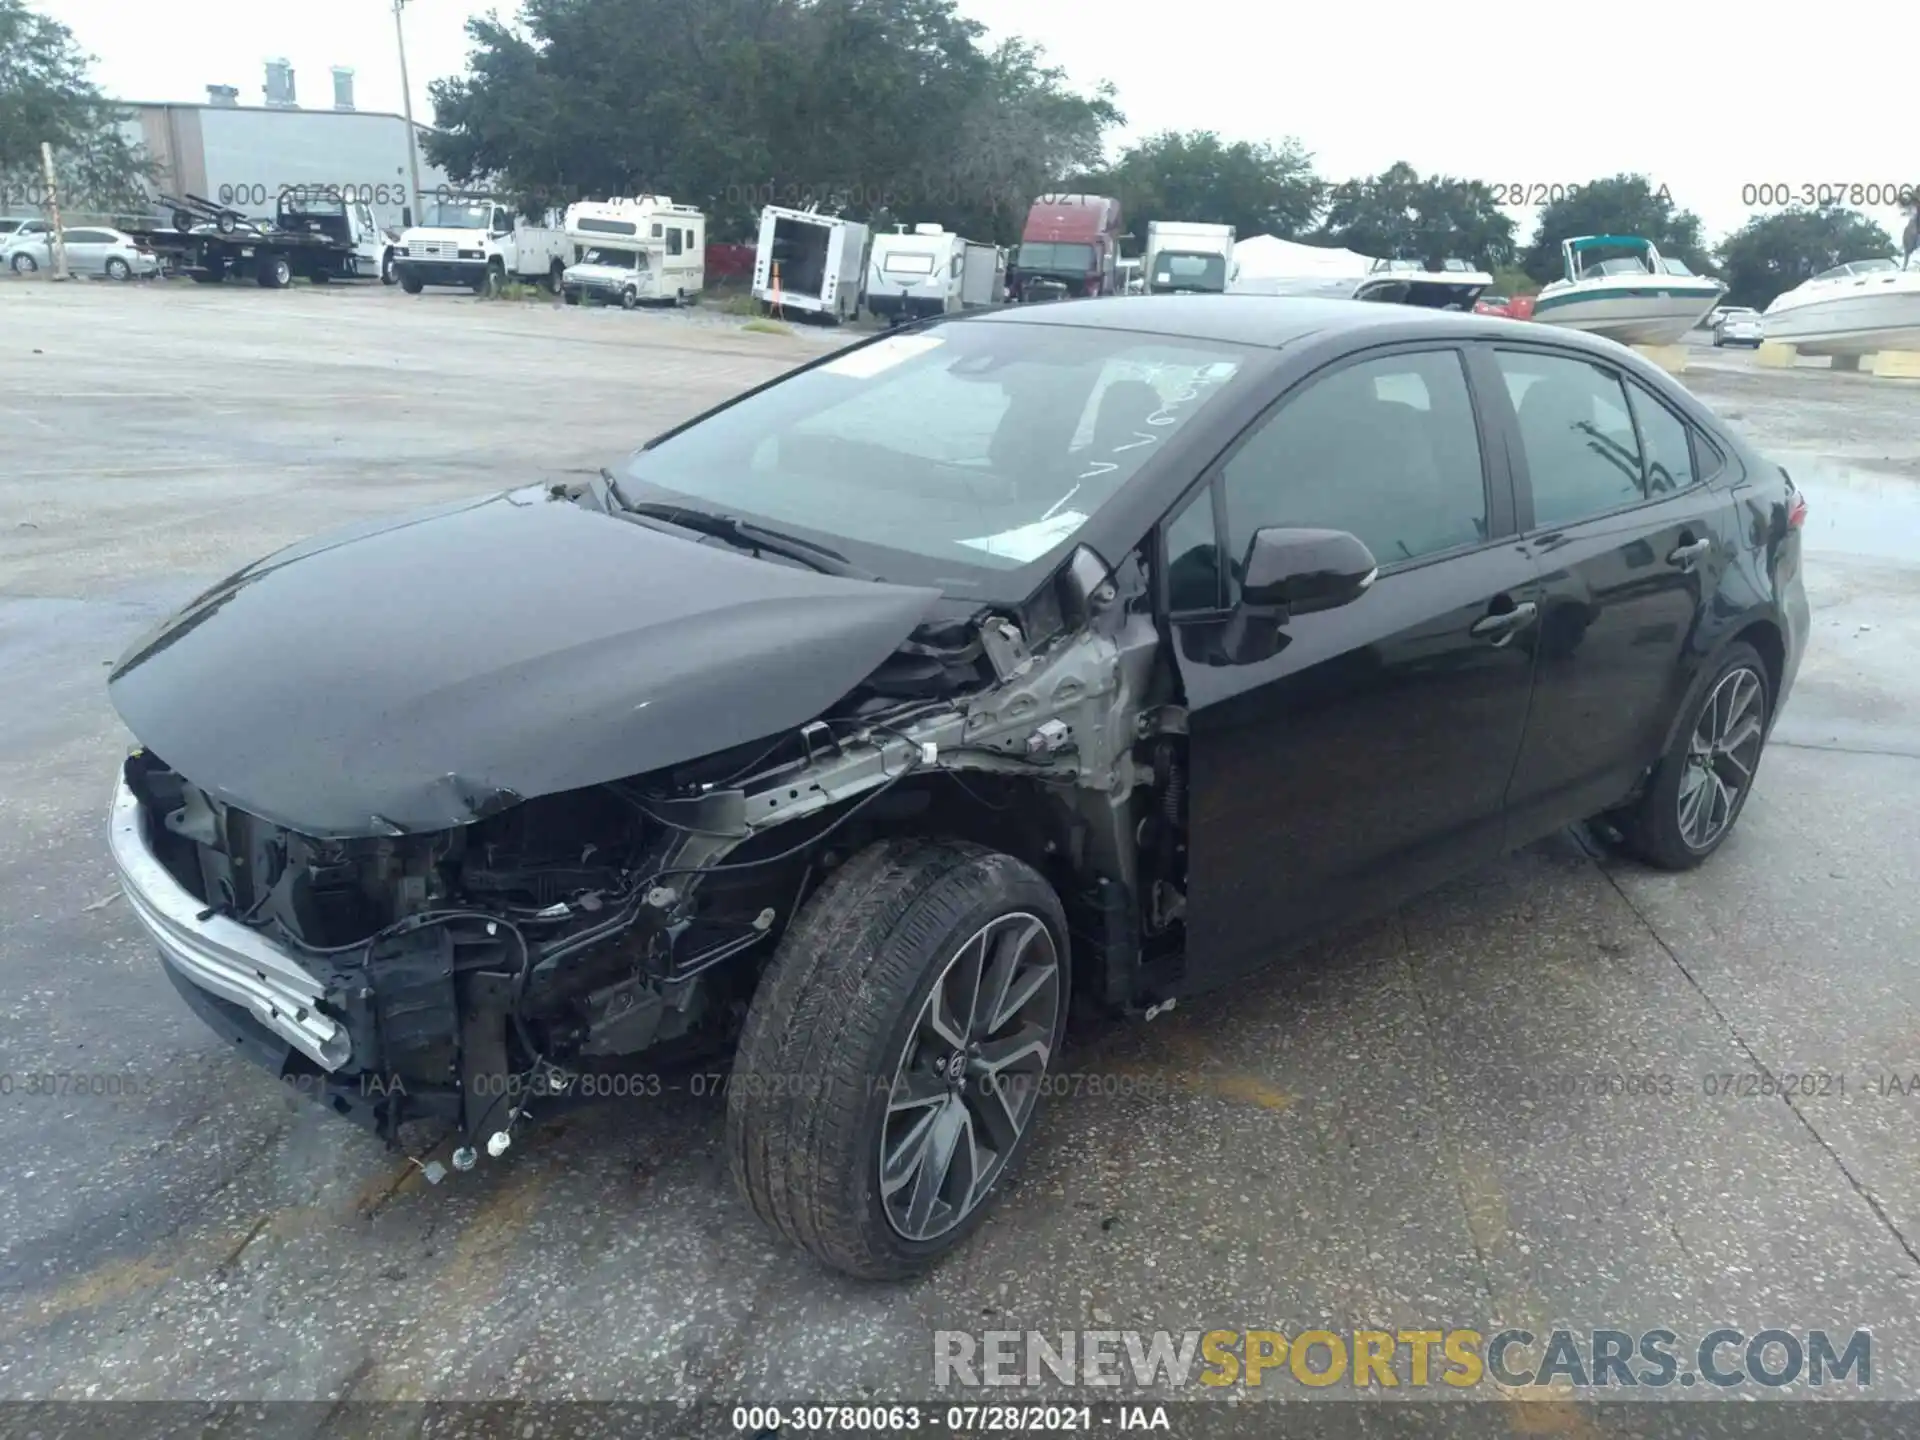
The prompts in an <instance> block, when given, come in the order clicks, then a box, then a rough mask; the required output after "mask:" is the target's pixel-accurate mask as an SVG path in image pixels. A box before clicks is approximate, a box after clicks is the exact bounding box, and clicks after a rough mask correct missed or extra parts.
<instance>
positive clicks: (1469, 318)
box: [955, 295, 1616, 356]
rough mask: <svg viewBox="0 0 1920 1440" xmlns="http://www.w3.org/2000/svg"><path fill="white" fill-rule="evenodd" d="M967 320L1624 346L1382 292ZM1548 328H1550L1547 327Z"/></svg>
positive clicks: (1600, 349) (1060, 305)
mask: <svg viewBox="0 0 1920 1440" xmlns="http://www.w3.org/2000/svg"><path fill="white" fill-rule="evenodd" d="M955 318H957V319H961V320H962V323H965V324H988V325H1063V326H1076V327H1083V328H1087V329H1101V330H1131V331H1135V332H1138V333H1142V334H1148V335H1164V336H1167V337H1169V338H1175V339H1182V340H1214V341H1221V342H1225V343H1228V344H1235V345H1252V346H1260V347H1265V348H1268V349H1275V350H1277V349H1281V348H1282V347H1285V346H1290V345H1294V344H1296V343H1298V342H1300V341H1303V340H1305V339H1307V338H1308V337H1310V336H1317V337H1321V338H1331V337H1333V336H1340V335H1347V336H1351V337H1352V338H1354V339H1355V340H1358V341H1362V342H1364V343H1369V344H1375V343H1377V344H1390V343H1393V342H1396V341H1400V340H1411V341H1419V340H1422V339H1430V340H1441V339H1495V338H1505V339H1509V340H1522V339H1533V340H1546V339H1551V340H1552V341H1553V343H1554V344H1556V345H1565V346H1568V347H1569V348H1573V349H1581V350H1588V351H1592V352H1593V353H1595V354H1599V355H1607V356H1611V355H1613V354H1614V353H1616V347H1613V346H1612V345H1611V343H1610V342H1605V341H1598V340H1596V339H1595V338H1594V337H1592V336H1590V335H1587V334H1585V333H1583V332H1581V331H1578V330H1569V329H1566V328H1565V327H1563V326H1558V325H1556V326H1551V327H1542V326H1541V325H1539V324H1537V323H1535V322H1533V321H1528V320H1507V319H1502V318H1499V317H1497V316H1492V315H1475V314H1472V313H1470V312H1469V311H1465V310H1433V309H1429V308H1427V307H1425V306H1421V305H1394V304H1389V303H1386V302H1383V301H1378V300H1323V299H1318V298H1313V297H1308V296H1303V295H1109V296H1099V297H1096V298H1094V299H1090V300H1054V301H1049V302H1046V303H1044V304H1038V305H1009V306H1007V307H1006V308H1004V309H999V310H987V311H977V312H975V313H973V314H971V315H967V316H965V317H955ZM1543 329H1545V330H1546V331H1547V333H1545V334H1543V333H1542V331H1543Z"/></svg>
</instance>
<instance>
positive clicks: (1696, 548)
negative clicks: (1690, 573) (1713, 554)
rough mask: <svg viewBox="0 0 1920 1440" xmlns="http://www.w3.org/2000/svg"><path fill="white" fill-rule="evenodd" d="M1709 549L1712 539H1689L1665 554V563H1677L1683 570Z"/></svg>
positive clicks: (1711, 545)
mask: <svg viewBox="0 0 1920 1440" xmlns="http://www.w3.org/2000/svg"><path fill="white" fill-rule="evenodd" d="M1711 549H1713V541H1712V540H1711V539H1707V540H1689V541H1688V542H1687V543H1686V544H1684V545H1682V546H1681V547H1680V548H1679V549H1677V550H1675V551H1674V552H1673V553H1672V554H1671V555H1669V556H1667V564H1669V565H1678V566H1679V567H1680V568H1681V569H1682V570H1684V569H1686V568H1687V567H1688V566H1689V565H1691V564H1693V562H1694V561H1696V560H1698V559H1700V558H1701V557H1702V556H1704V555H1705V554H1706V553H1707V552H1708V551H1709V550H1711Z"/></svg>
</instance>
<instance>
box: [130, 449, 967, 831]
mask: <svg viewBox="0 0 1920 1440" xmlns="http://www.w3.org/2000/svg"><path fill="white" fill-rule="evenodd" d="M938 600H939V592H938V591H935V590H926V589H916V588H909V587H906V586H899V585H888V584H879V583H871V582H867V581H861V580H849V579H842V578H840V577H837V576H830V575H822V574H818V573H815V572H813V571H810V570H801V569H795V568H792V567H789V566H787V565H783V564H775V563H770V562H767V561H762V560H756V559H754V558H753V557H752V556H749V555H744V554H741V553H738V552H736V551H732V550H727V549H723V548H720V547H718V546H716V545H712V544H704V543H700V542H698V541H693V540H687V539H682V538H680V537H679V536H676V535H669V534H665V533H662V532H660V531H657V530H653V529H649V528H648V527H646V526H644V525H640V524H637V523H634V522H633V521H631V520H628V519H624V518H621V517H619V516H617V515H607V514H604V513H601V512H599V511H597V510H594V509H590V508H587V507H585V506H582V505H578V504H575V503H573V502H572V501H570V500H568V499H566V498H564V497H561V496H555V495H553V494H552V493H550V492H548V491H546V490H544V489H540V488H537V487H536V488H531V489H524V490H517V491H512V492H509V493H507V494H504V495H497V496H493V497H490V498H488V499H484V500H480V501H469V502H462V503H459V504H455V505H449V506H443V507H440V508H439V509H436V510H431V511H427V512H425V513H422V514H418V515H414V516H410V517H407V518H403V519H400V520H385V521H376V522H372V523H369V524H364V525H361V526H358V527H356V528H354V529H351V530H347V531H342V532H337V533H335V534H332V535H328V536H322V537H320V538H318V539H315V540H311V541H307V542H303V543H301V544H298V545H295V546H292V547H290V548H288V549H286V550H283V551H281V552H279V553H278V554H276V555H273V556H270V557H268V558H267V559H265V560H263V561H260V562H259V563H258V564H255V565H253V566H250V567H248V568H247V569H245V570H242V571H240V572H239V573H238V574H236V575H233V576H231V577H230V578H228V579H226V580H224V581H222V582H221V583H220V584H219V585H216V586H215V587H214V588H213V589H211V590H209V591H208V592H207V593H206V594H204V595H202V596H201V597H200V598H199V599H198V600H195V601H194V602H193V603H192V604H190V605H188V606H187V607H186V608H185V609H183V610H182V611H181V612H180V613H179V614H177V615H176V616H174V617H173V618H172V619H170V620H168V621H167V622H165V623H164V624H162V625H161V626H160V627H159V628H157V629H156V630H155V631H153V632H152V633H151V634H150V635H149V636H147V637H146V638H145V639H144V640H142V641H141V642H140V643H138V644H137V645H135V646H134V647H133V648H132V649H131V650H130V651H128V652H127V654H126V655H125V656H124V657H123V658H122V659H121V660H120V661H119V663H118V664H117V665H116V666H115V667H114V670H113V673H112V676H111V678H110V680H109V694H110V696H111V699H112V701H113V705H114V708H115V709H117V710H118V711H119V712H120V717H121V718H122V719H123V720H124V721H125V722H126V723H127V727H128V728H129V729H130V730H132V731H133V733H134V736H135V737H136V738H137V739H138V740H139V741H140V742H141V744H143V745H145V746H146V747H147V748H149V749H151V750H152V751H153V752H154V753H155V754H157V755H159V756H160V757H161V759H163V760H164V761H166V762H167V763H168V764H169V765H171V766H173V767H174V768H175V769H177V770H178V771H179V772H180V773H181V774H182V775H184V776H186V777H187V778H188V779H189V780H191V781H193V782H194V783H195V784H196V785H199V786H201V787H202V788H203V789H205V790H207V791H209V792H210V793H212V794H213V795H215V796H216V797H218V798H219V799H221V800H224V801H227V802H228V803H230V804H232V805H235V806H237V807H239V808H240V809H241V810H244V811H247V812H248V813H250V814H254V815H258V816H260V817H261V818H263V819H266V820H269V821H272V822H274V823H276V824H280V825H284V826H286V827H288V828H290V829H293V830H297V831H299V832H301V833H303V834H307V835H313V836H319V837H331V836H350V835H374V834H383V833H392V831H393V829H394V828H396V827H397V828H398V829H401V830H406V831H418V830H440V829H446V828H449V827H451V826H454V825H460V824H464V823H467V822H469V821H472V820H475V819H478V818H480V817H482V816H484V815H487V814H491V813H493V812H495V811H497V810H499V809H502V808H504V807H506V806H508V805H511V804H513V803H515V802H516V801H518V800H522V799H528V798H531V797H533V796H536V795H544V794H551V793H554V792H557V791H563V790H572V789H577V788H579V787H581V786H585V785H593V784H598V783H600V782H603V781H607V780H613V779H618V778H620V777H622V776H626V775H634V774H639V773H642V772H644V771H648V770H654V769H658V768H659V767H661V766H666V765H673V764H678V763H680V762H682V761H686V760H691V759H696V758H698V757H699V756H702V755H707V754H711V753H713V752H715V751H718V750H723V749H726V748H727V747H729V746H732V745H739V744H744V743H746V742H747V741H750V740H756V739H762V738H765V737H769V736H772V735H774V734H777V733H778V732H780V731H782V730H786V729H789V728H791V727H794V726H798V725H801V724H804V723H806V722H807V721H808V720H810V719H812V718H814V717H815V716H816V715H818V714H819V713H820V712H821V711H822V710H824V709H825V708H826V707H827V706H829V705H831V704H832V703H833V702H834V701H835V700H837V699H839V698H840V697H841V696H843V695H845V694H846V693H847V692H848V691H849V690H851V689H853V687H854V686H855V685H857V684H858V683H859V682H860V681H861V680H863V679H864V678H865V677H866V676H867V675H868V674H869V673H871V672H872V671H873V669H874V668H875V667H876V666H878V665H879V664H880V662H881V661H882V660H884V659H885V658H886V657H887V656H888V655H889V654H890V653H891V652H892V651H893V649H894V648H895V647H896V646H897V645H898V644H899V643H900V642H901V641H902V640H904V639H906V638H907V636H908V635H910V634H911V633H912V632H913V630H914V628H915V627H916V626H917V625H918V624H919V623H920V621H921V620H922V619H923V618H924V617H925V616H926V615H927V613H928V612H929V611H930V610H931V609H932V607H933V606H934V605H935V604H936V603H937V602H938Z"/></svg>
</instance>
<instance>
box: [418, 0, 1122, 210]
mask: <svg viewBox="0 0 1920 1440" xmlns="http://www.w3.org/2000/svg"><path fill="white" fill-rule="evenodd" d="M522 22H523V25H524V33H522V32H521V31H520V30H517V29H515V28H512V27H509V26H507V25H505V24H503V23H501V22H500V21H499V20H498V19H496V18H493V17H491V16H490V17H487V18H484V19H475V20H472V21H470V22H469V23H468V33H469V35H470V37H471V39H472V41H473V51H472V54H471V56H470V58H469V69H468V73H467V74H466V75H463V76H461V77H459V78H457V79H452V80H444V81H440V82H437V83H436V84H435V85H434V86H433V90H432V93H433V99H434V108H435V118H436V123H437V125H438V126H439V128H440V133H439V134H437V135H435V136H433V137H431V138H430V139H429V141H428V144H427V153H428V155H429V156H430V157H431V158H432V159H433V160H434V161H435V162H436V163H437V164H439V165H441V166H442V167H444V168H445V169H446V171H447V172H448V174H449V175H451V176H452V177H454V179H455V180H456V181H458V182H459V183H461V184H467V185H475V184H489V185H492V186H494V187H496V188H498V189H500V190H502V191H505V192H508V193H511V194H514V195H516V196H518V197H521V199H522V200H523V203H528V204H534V205H540V206H545V205H554V204H563V203H565V202H567V201H570V200H574V199H579V198H581V197H584V196H594V195H601V196H604V195H632V194H641V193H655V194H671V195H673V196H674V197H675V198H676V199H681V200H684V201H687V202H690V203H692V204H696V205H699V206H701V207H702V208H703V209H705V210H706V211H707V212H708V214H709V215H710V216H711V217H712V222H713V223H712V227H711V228H712V231H713V233H714V235H715V238H723V237H726V236H728V235H746V234H750V233H751V225H752V221H753V218H754V216H756V215H757V214H758V212H759V209H760V207H761V206H762V205H763V204H767V203H777V204H807V203H818V204H820V205H821V206H822V207H823V208H838V209H840V210H842V211H843V212H844V213H846V214H849V215H852V216H854V217H856V218H872V217H873V216H874V215H875V213H876V212H879V211H882V210H884V211H887V212H889V213H891V214H895V215H898V216H899V217H900V218H902V219H911V220H917V221H924V220H932V221H938V222H940V223H943V224H947V225H949V226H950V228H955V229H967V230H970V231H972V232H974V233H977V234H979V235H980V238H1011V235H1012V234H1017V233H1018V232H1017V225H1018V217H1019V216H1022V215H1024V213H1025V202H1026V199H1028V198H1030V197H1031V195H1032V194H1033V193H1036V192H1038V191H1040V190H1044V189H1046V188H1048V186H1049V183H1050V181H1051V180H1052V178H1053V176H1055V175H1057V174H1059V173H1061V172H1062V171H1063V170H1065V169H1070V168H1073V167H1075V166H1078V165H1083V164H1085V163H1087V162H1088V161H1089V160H1091V159H1093V158H1094V157H1097V155H1098V154H1099V149H1100V137H1101V135H1102V133H1103V132H1104V130H1105V129H1106V128H1107V127H1108V126H1109V125H1112V124H1115V123H1117V122H1118V120H1119V114H1118V111H1117V110H1115V108H1114V106H1113V104H1112V98H1111V92H1110V91H1108V90H1105V89H1102V90H1100V91H1097V92H1096V93H1095V94H1094V95H1092V96H1082V95H1078V94H1075V93H1073V92H1072V91H1070V90H1068V89H1067V87H1066V84H1065V80H1064V77H1063V76H1062V75H1061V73H1060V72H1059V71H1058V70H1055V69H1050V68H1048V67H1046V66H1045V65H1044V64H1043V63H1042V58H1041V55H1040V52H1039V51H1038V50H1037V49H1035V48H1034V47H1032V46H1029V45H1026V44H1024V43H1022V42H1019V41H1017V40H1016V41H1007V42H1003V43H1002V44H1000V45H999V46H998V47H997V48H995V49H991V50H990V49H987V48H984V46H983V43H982V37H983V35H984V31H983V29H982V27H981V26H980V25H978V24H976V23H975V22H973V21H971V20H968V19H966V18H964V17H963V16H961V15H960V14H959V13H958V12H957V11H956V9H955V8H954V3H953V0H528V3H527V5H526V7H525V9H524V10H523V11H522ZM1010 216H1011V217H1013V218H1012V219H1009V218H1008V217H1010ZM987 232H990V233H987Z"/></svg>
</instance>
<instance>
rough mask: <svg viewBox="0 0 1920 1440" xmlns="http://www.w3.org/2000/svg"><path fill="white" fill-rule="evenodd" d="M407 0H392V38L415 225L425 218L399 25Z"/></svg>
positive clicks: (409, 84) (404, 39)
mask: <svg viewBox="0 0 1920 1440" xmlns="http://www.w3.org/2000/svg"><path fill="white" fill-rule="evenodd" d="M406 3H407V0H393V36H394V39H396V40H398V41H399V42H400V109H401V113H402V114H404V115H405V116H406V117H407V168H408V169H409V170H411V171H412V172H413V206H412V210H411V215H412V220H413V223H414V224H415V225H418V224H420V223H421V221H422V220H423V219H424V218H425V217H424V216H423V215H422V214H421V213H420V147H419V143H418V139H419V137H418V135H417V133H416V132H415V130H414V128H413V84H412V82H411V81H409V80H408V79H407V32H406V31H405V30H404V29H403V28H402V27H401V24H400V8H401V7H402V6H403V5H405V4H406Z"/></svg>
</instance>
